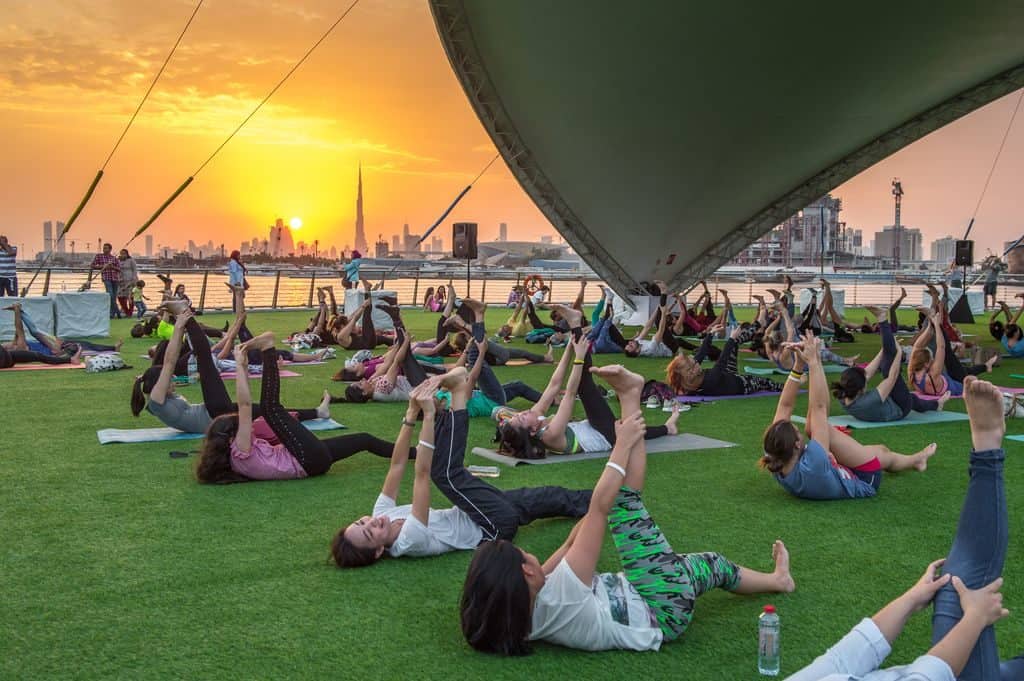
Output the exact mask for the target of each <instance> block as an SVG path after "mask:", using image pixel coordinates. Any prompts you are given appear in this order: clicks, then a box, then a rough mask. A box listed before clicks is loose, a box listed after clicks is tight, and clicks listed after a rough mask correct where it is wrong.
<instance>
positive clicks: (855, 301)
mask: <svg viewBox="0 0 1024 681" xmlns="http://www.w3.org/2000/svg"><path fill="white" fill-rule="evenodd" d="M858 278H859V277H854V279H853V306H854V307H857V279H858Z"/></svg>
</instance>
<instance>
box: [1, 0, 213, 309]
mask: <svg viewBox="0 0 1024 681" xmlns="http://www.w3.org/2000/svg"><path fill="white" fill-rule="evenodd" d="M203 1H204V0H199V3H198V4H197V5H196V8H195V9H194V10H192V15H191V16H189V18H188V21H186V22H185V27H184V28H183V29H181V33H179V34H178V39H177V40H175V41H174V45H173V46H172V47H171V51H170V52H168V53H167V57H166V58H165V59H164V63H163V64H162V65H161V66H160V70H159V71H157V72H156V76H154V77H153V81H152V82H151V83H150V84H149V89H147V90H146V93H145V94H144V95H143V96H142V100H141V101H139V105H138V106H137V107H135V112H134V113H132V115H131V118H129V119H128V124H127V125H125V126H124V130H122V131H121V135H120V136H119V137H118V138H117V141H116V142H114V147H113V148H112V149H111V150H110V153H109V154H107V158H106V160H105V161H103V165H102V166H101V167H100V169H99V170H98V171H96V177H94V178H93V180H92V183H91V184H90V185H89V188H88V189H86V190H85V195H84V196H83V197H82V200H81V201H79V202H78V206H77V207H76V208H75V210H74V211H72V213H71V216H70V217H69V218H68V219H67V221H66V222H65V223H64V229H62V230H61V232H60V234H58V235H57V241H60V240H61V239H63V238H64V236H65V235H66V234H67V233H68V232H69V231H70V230H71V226H72V225H73V224H75V220H77V219H78V216H79V215H80V214H81V213H82V210H83V209H84V208H85V205H86V204H87V203H89V200H90V199H91V198H92V195H93V193H94V192H95V191H96V187H97V185H99V183H100V180H101V179H102V178H103V172H104V171H105V170H106V169H107V165H108V164H109V163H110V159H112V158H113V157H114V152H116V151H117V149H118V147H120V146H121V142H122V141H123V140H124V138H125V135H127V134H128V130H129V129H131V127H132V123H134V122H135V119H136V117H138V115H139V112H140V111H141V110H142V105H143V104H145V103H146V100H147V99H149V95H150V93H151V92H153V88H154V87H156V83H157V81H158V80H160V76H162V75H163V73H164V69H166V68H167V64H168V63H169V62H170V61H171V57H172V56H174V53H175V52H176V51H177V50H178V45H180V44H181V39H182V38H184V37H185V33H186V32H187V31H188V27H189V26H191V25H192V20H193V19H195V18H196V14H198V13H199V8H200V7H202V6H203ZM51 257H53V248H52V247H51V248H50V250H49V251H48V252H47V254H46V257H45V258H43V261H42V262H41V263H39V267H37V268H36V271H35V272H33V273H32V278H31V279H30V280H29V282H28V285H27V286H25V287H24V288H22V290H21V295H22V297H24V296H26V295H27V294H28V290H29V289H30V288H32V284H34V283H35V281H36V277H38V276H39V273H40V272H41V271H42V269H43V267H45V266H46V264H47V263H48V262H49V261H50V258H51Z"/></svg>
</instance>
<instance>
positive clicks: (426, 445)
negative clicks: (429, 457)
mask: <svg viewBox="0 0 1024 681" xmlns="http://www.w3.org/2000/svg"><path fill="white" fill-rule="evenodd" d="M420 445H421V446H423V447H426V448H427V449H433V448H434V445H432V444H431V443H429V442H427V441H426V440H420Z"/></svg>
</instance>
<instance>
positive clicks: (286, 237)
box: [269, 218, 295, 258]
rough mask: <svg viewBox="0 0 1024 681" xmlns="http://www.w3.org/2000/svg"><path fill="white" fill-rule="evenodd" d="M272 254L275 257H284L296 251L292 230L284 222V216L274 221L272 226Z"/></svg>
mask: <svg viewBox="0 0 1024 681" xmlns="http://www.w3.org/2000/svg"><path fill="white" fill-rule="evenodd" d="M269 242H270V243H269V251H270V255H272V256H273V257H275V258H283V257H286V256H288V255H293V254H294V253H295V243H294V242H293V241H292V230H291V229H289V227H288V226H287V225H286V224H284V220H283V219H282V218H278V219H277V220H275V221H274V224H273V225H271V226H270V237H269Z"/></svg>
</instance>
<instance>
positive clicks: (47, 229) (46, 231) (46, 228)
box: [43, 220, 53, 253]
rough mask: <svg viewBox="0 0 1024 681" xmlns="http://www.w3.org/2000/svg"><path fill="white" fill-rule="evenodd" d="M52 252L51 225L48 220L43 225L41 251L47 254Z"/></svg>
mask: <svg viewBox="0 0 1024 681" xmlns="http://www.w3.org/2000/svg"><path fill="white" fill-rule="evenodd" d="M52 250H53V223H52V222H51V221H49V220H47V221H46V222H44V223H43V251H45V252H47V253H49V252H50V251H52Z"/></svg>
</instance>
